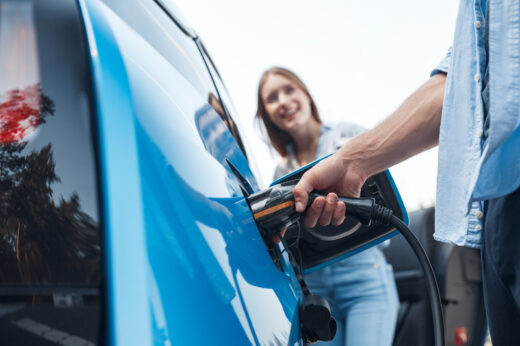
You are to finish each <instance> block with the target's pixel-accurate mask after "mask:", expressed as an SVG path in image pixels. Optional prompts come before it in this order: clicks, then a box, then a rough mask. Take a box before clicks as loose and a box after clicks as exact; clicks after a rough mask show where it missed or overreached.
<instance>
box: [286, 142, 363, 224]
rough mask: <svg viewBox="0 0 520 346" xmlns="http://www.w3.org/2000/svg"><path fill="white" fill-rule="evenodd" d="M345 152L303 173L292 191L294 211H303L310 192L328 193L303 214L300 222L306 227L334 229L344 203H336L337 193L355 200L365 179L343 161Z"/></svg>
mask: <svg viewBox="0 0 520 346" xmlns="http://www.w3.org/2000/svg"><path fill="white" fill-rule="evenodd" d="M346 154H348V151H346V150H343V149H342V150H340V151H338V152H337V153H336V154H334V155H332V156H330V157H328V158H326V159H324V160H323V161H321V162H319V163H318V164H317V165H316V166H314V167H313V168H311V169H310V170H309V171H307V172H306V173H305V174H304V175H303V177H302V178H301V179H300V181H299V182H298V184H297V185H296V186H295V187H294V190H293V193H294V199H295V201H296V211H297V212H299V213H302V212H304V211H305V208H306V206H307V203H308V200H309V194H310V193H311V192H312V191H313V190H319V191H323V192H329V191H334V193H329V194H328V195H327V197H326V198H323V197H318V198H316V199H315V200H314V202H313V203H312V205H311V206H310V207H309V209H308V210H307V213H306V215H305V218H304V220H303V222H304V225H305V226H306V227H309V228H311V227H314V226H316V224H317V223H319V224H320V225H322V226H327V225H329V224H333V225H334V226H338V225H340V224H341V223H343V221H344V220H345V203H343V202H338V195H337V194H336V193H338V194H339V195H341V196H344V197H359V195H360V192H361V187H362V186H363V184H364V182H365V180H366V177H365V176H364V175H363V174H362V172H361V171H360V169H358V168H357V167H356V165H355V164H354V162H353V161H349V160H348V159H346V156H347V155H346Z"/></svg>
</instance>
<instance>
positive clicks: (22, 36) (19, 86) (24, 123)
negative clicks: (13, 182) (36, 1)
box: [0, 2, 41, 144]
mask: <svg viewBox="0 0 520 346" xmlns="http://www.w3.org/2000/svg"><path fill="white" fill-rule="evenodd" d="M40 104H41V89H40V73H39V64H38V51H37V45H36V32H35V25H34V18H33V6H32V4H31V3H27V2H4V3H1V4H0V144H9V143H12V142H20V141H22V140H28V139H30V138H31V136H33V135H34V134H35V132H36V127H37V126H38V125H39V123H40V113H41V112H40Z"/></svg>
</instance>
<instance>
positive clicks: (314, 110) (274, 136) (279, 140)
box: [255, 67, 321, 157]
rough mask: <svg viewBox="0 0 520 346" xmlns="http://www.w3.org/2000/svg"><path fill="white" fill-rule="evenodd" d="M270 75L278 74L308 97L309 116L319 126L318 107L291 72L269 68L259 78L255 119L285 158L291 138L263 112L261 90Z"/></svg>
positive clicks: (299, 80) (301, 82) (305, 88)
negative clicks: (261, 124)
mask: <svg viewBox="0 0 520 346" xmlns="http://www.w3.org/2000/svg"><path fill="white" fill-rule="evenodd" d="M272 74H278V75H281V76H283V77H285V78H287V79H288V80H290V81H291V82H292V83H294V84H295V85H296V87H298V88H299V89H301V90H302V91H303V92H304V93H305V94H306V95H307V97H309V100H310V106H311V115H312V117H313V118H314V120H316V121H317V122H318V123H319V124H321V118H320V113H319V112H318V107H316V103H315V102H314V99H313V98H312V96H311V94H310V93H309V90H308V89H307V86H305V84H304V83H303V81H302V80H301V79H300V78H299V77H298V76H297V75H296V74H295V73H294V72H292V71H290V70H288V69H286V68H283V67H271V68H270V69H268V70H266V71H265V72H264V73H263V74H262V77H260V82H259V83H258V95H257V97H258V105H257V109H256V115H255V117H256V119H257V121H258V122H259V123H263V125H264V127H265V131H266V132H267V137H268V138H269V141H270V142H271V145H272V146H273V147H274V148H275V149H276V151H277V152H278V153H279V154H280V155H281V156H282V157H286V156H287V149H286V148H287V145H289V144H290V143H291V142H292V138H291V136H289V134H288V133H287V132H285V131H283V130H281V129H280V128H279V127H278V126H276V125H275V124H274V123H273V122H272V121H271V120H270V119H269V115H268V114H267V111H266V110H265V105H264V100H263V99H262V94H261V92H262V88H263V87H264V84H265V82H266V80H267V77H269V76H270V75H272Z"/></svg>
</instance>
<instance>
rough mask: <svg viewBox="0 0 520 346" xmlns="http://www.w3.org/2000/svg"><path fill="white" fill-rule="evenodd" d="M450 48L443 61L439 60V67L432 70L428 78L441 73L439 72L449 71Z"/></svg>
mask: <svg viewBox="0 0 520 346" xmlns="http://www.w3.org/2000/svg"><path fill="white" fill-rule="evenodd" d="M451 48H452V47H450V48H449V49H448V52H447V53H446V56H445V57H444V59H442V60H441V62H440V63H439V65H437V67H436V68H434V69H433V71H432V72H431V73H430V77H433V76H435V75H436V74H438V73H441V72H443V73H448V70H449V68H450V64H451Z"/></svg>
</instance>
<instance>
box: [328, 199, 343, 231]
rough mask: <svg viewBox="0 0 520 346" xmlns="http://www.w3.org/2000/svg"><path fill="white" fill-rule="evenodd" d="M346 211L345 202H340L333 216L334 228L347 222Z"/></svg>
mask: <svg viewBox="0 0 520 346" xmlns="http://www.w3.org/2000/svg"><path fill="white" fill-rule="evenodd" d="M345 210H346V206H345V203H343V202H338V204H337V205H336V209H335V210H334V215H332V222H331V223H332V224H333V225H334V226H339V225H341V224H342V223H343V221H345Z"/></svg>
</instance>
